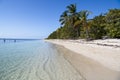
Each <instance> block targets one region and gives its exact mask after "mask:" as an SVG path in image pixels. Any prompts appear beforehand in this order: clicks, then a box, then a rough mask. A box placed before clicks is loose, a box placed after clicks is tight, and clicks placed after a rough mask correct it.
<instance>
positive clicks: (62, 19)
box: [59, 11, 68, 25]
mask: <svg viewBox="0 0 120 80" xmlns="http://www.w3.org/2000/svg"><path fill="white" fill-rule="evenodd" d="M67 13H68V12H67V11H64V12H63V13H62V15H61V16H60V19H59V22H61V25H65V24H66V23H67V22H68V14H67Z"/></svg>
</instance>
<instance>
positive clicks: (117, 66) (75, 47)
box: [46, 39, 120, 71]
mask: <svg viewBox="0 0 120 80" xmlns="http://www.w3.org/2000/svg"><path fill="white" fill-rule="evenodd" d="M46 41H47V42H51V43H54V44H58V45H62V46H64V47H65V48H67V49H69V50H71V51H73V52H75V53H78V54H81V55H83V56H86V57H89V58H90V59H93V60H95V61H97V62H99V63H100V64H102V65H104V66H105V67H107V68H109V69H111V70H115V71H120V47H119V46H120V40H119V39H107V40H95V41H90V42H86V41H84V40H46ZM98 44H99V45H98ZM103 45H105V46H103Z"/></svg>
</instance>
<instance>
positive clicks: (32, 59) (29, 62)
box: [0, 41, 82, 80]
mask: <svg viewBox="0 0 120 80" xmlns="http://www.w3.org/2000/svg"><path fill="white" fill-rule="evenodd" d="M0 80H82V77H81V76H80V74H79V73H78V72H77V71H76V70H75V69H74V68H73V66H72V65H71V64H70V63H69V62H68V61H67V60H66V59H65V58H64V57H63V56H62V55H61V54H60V53H59V52H58V51H57V49H56V47H55V46H54V45H52V44H50V43H47V42H44V41H28V42H27V41H26V42H19V43H5V44H1V45H0Z"/></svg>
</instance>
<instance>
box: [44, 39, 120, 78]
mask: <svg viewBox="0 0 120 80" xmlns="http://www.w3.org/2000/svg"><path fill="white" fill-rule="evenodd" d="M45 41H46V42H50V43H52V44H54V45H55V46H56V48H57V50H58V51H59V53H60V54H61V55H63V57H64V58H65V59H66V60H67V61H68V62H69V63H70V64H71V65H72V66H73V67H74V68H75V69H76V70H77V71H78V72H79V73H80V75H82V76H83V78H85V80H119V79H120V67H119V66H120V64H119V61H120V56H119V51H120V48H119V47H114V46H103V45H96V43H94V44H91V43H93V42H86V41H81V40H45ZM78 41H79V42H78ZM110 41H111V40H110ZM95 42H96V41H95ZM98 42H100V41H98ZM100 44H101V43H100ZM103 44H105V42H104V43H103ZM106 44H108V43H106ZM110 44H111V43H110ZM112 45H114V44H112ZM115 45H116V44H115ZM81 48H82V49H81ZM93 48H95V50H94V49H93ZM99 48H100V49H99ZM106 49H107V51H106ZM89 50H93V53H92V52H91V51H89ZM99 50H102V51H100V52H98V51H99ZM104 51H105V52H110V53H109V55H108V53H103V52H104ZM111 51H115V52H111ZM116 51H118V52H117V53H116ZM101 52H102V53H101ZM98 54H99V55H98ZM115 57H116V58H115ZM114 58H115V59H114ZM116 61H117V62H116Z"/></svg>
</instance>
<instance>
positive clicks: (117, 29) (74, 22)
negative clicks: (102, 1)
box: [48, 4, 120, 40]
mask: <svg viewBox="0 0 120 80" xmlns="http://www.w3.org/2000/svg"><path fill="white" fill-rule="evenodd" d="M66 9H67V10H65V11H64V12H63V13H62V15H61V16H60V20H59V21H60V23H61V27H60V28H58V29H57V30H56V31H54V32H53V33H51V34H50V35H49V36H48V39H78V38H86V39H87V40H88V39H101V38H103V37H104V38H105V37H108V38H120V9H110V10H109V11H108V12H107V13H105V14H100V15H98V16H95V17H94V18H93V19H88V18H87V17H88V15H90V14H91V12H90V11H87V10H82V11H79V12H77V8H76V5H75V4H71V5H69V6H67V7H66Z"/></svg>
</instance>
